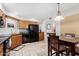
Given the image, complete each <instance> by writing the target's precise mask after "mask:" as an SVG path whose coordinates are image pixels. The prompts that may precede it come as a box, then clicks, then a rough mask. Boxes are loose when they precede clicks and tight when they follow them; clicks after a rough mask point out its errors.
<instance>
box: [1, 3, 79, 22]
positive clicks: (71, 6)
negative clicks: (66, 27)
mask: <svg viewBox="0 0 79 59" xmlns="http://www.w3.org/2000/svg"><path fill="white" fill-rule="evenodd" d="M2 6H3V7H4V8H5V10H6V11H7V12H8V13H14V14H15V15H17V16H18V17H21V18H25V19H28V18H35V19H38V20H41V21H42V20H45V19H47V18H49V17H53V18H54V17H56V15H57V4H56V3H2ZM76 13H79V3H62V4H61V14H62V15H63V16H69V15H73V14H76Z"/></svg>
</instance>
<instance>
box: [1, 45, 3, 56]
mask: <svg viewBox="0 0 79 59" xmlns="http://www.w3.org/2000/svg"><path fill="white" fill-rule="evenodd" d="M2 55H3V44H0V56H2Z"/></svg>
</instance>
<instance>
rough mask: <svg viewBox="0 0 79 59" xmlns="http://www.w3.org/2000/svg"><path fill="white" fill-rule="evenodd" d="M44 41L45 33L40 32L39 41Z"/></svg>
mask: <svg viewBox="0 0 79 59" xmlns="http://www.w3.org/2000/svg"><path fill="white" fill-rule="evenodd" d="M41 40H44V32H39V41H41Z"/></svg>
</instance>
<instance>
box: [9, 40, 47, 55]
mask: <svg viewBox="0 0 79 59" xmlns="http://www.w3.org/2000/svg"><path fill="white" fill-rule="evenodd" d="M17 50H18V51H17ZM47 55H48V47H47V43H46V42H44V41H39V42H33V43H26V44H23V45H21V46H19V47H17V48H15V49H14V50H13V51H11V52H10V56H47Z"/></svg>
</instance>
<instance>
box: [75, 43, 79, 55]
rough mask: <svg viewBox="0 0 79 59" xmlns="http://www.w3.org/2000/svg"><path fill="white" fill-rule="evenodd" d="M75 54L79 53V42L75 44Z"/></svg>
mask: <svg viewBox="0 0 79 59" xmlns="http://www.w3.org/2000/svg"><path fill="white" fill-rule="evenodd" d="M75 55H79V43H77V44H76V45H75Z"/></svg>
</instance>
